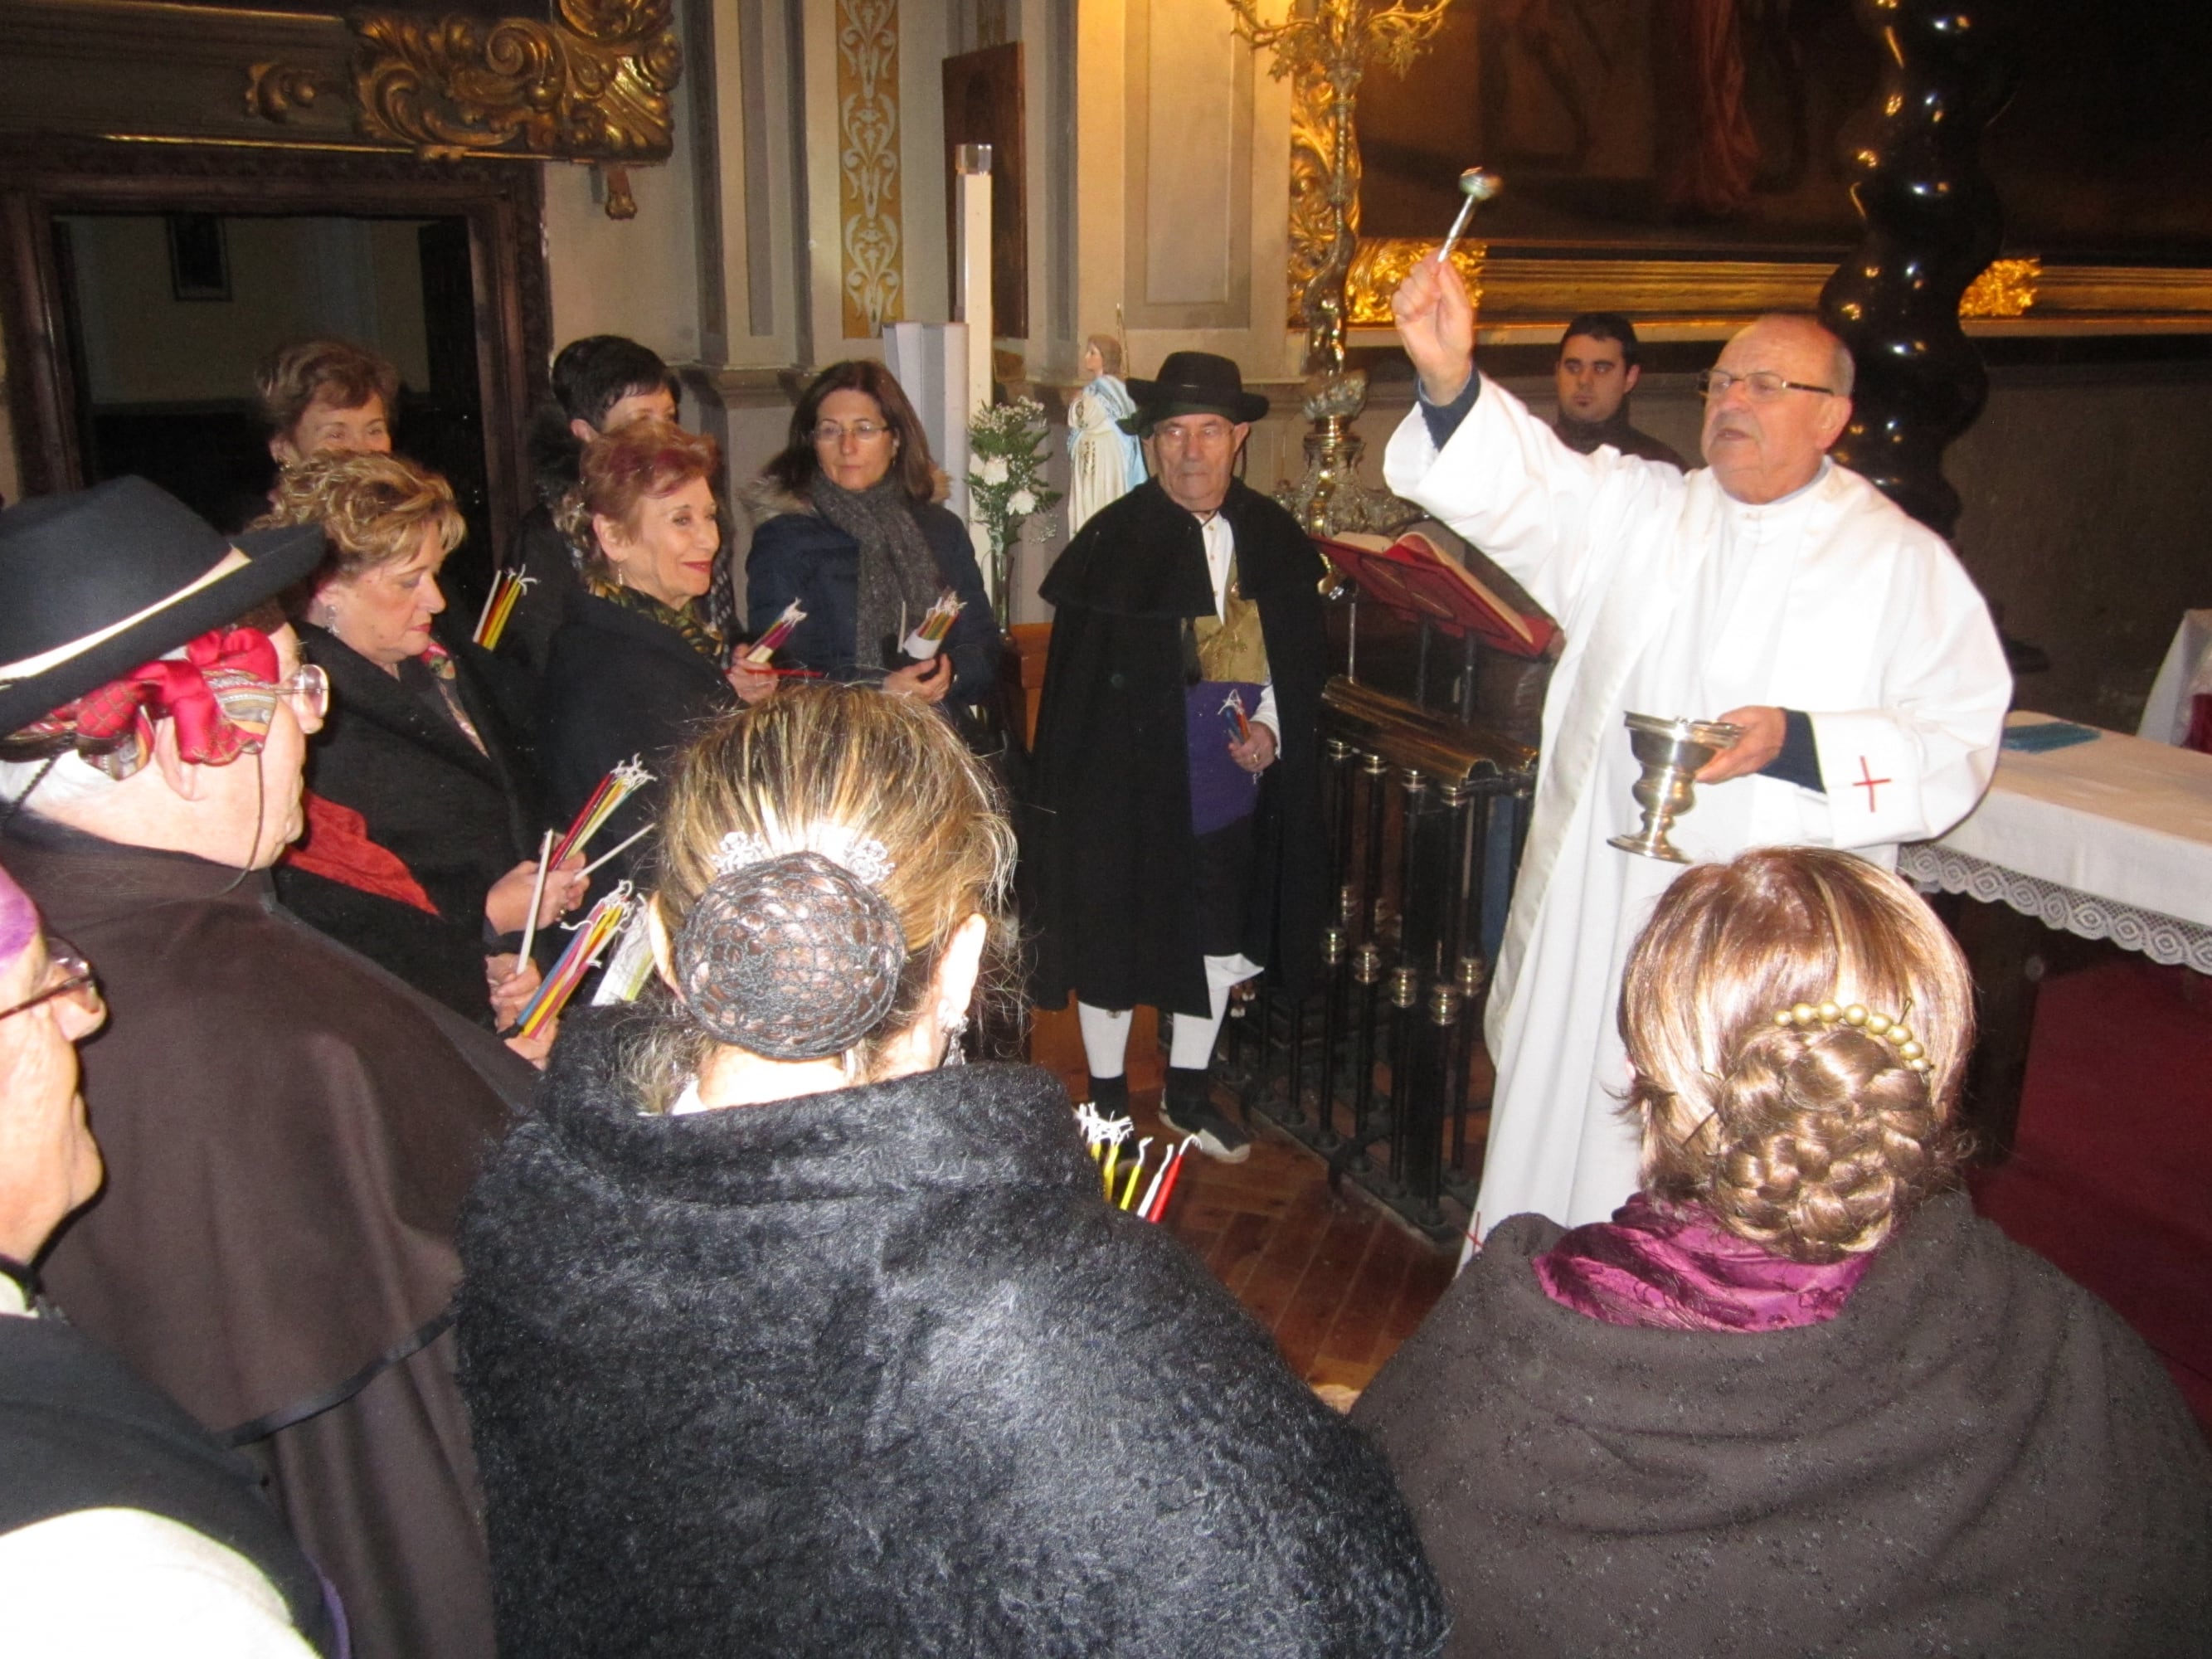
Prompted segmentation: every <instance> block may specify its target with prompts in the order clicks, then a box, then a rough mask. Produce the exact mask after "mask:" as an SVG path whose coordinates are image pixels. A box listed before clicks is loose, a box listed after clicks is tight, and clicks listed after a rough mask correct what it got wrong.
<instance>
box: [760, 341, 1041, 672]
mask: <svg viewBox="0 0 2212 1659" xmlns="http://www.w3.org/2000/svg"><path fill="white" fill-rule="evenodd" d="M944 494H945V475H944V474H943V473H942V472H939V471H938V470H937V466H936V465H935V463H934V462H933V461H932V460H931V459H930V455H929V440H928V438H927V436H925V435H924V434H923V432H922V429H921V421H920V420H919V419H918V418H917V417H916V416H915V412H914V405H913V404H909V403H908V401H907V397H906V393H905V392H903V391H902V390H901V389H900V387H899V383H898V381H897V380H895V379H894V378H892V375H891V374H890V370H888V369H886V368H884V366H883V365H882V364H881V363H877V362H865V361H859V360H855V361H854V362H842V363H832V364H831V365H830V366H829V368H825V369H823V371H822V373H821V374H818V375H817V376H816V377H815V379H814V383H813V385H811V386H808V387H807V388H806V392H805V396H804V397H802V398H799V406H798V407H797V408H796V409H794V410H793V411H792V416H791V436H790V441H788V442H787V444H786V445H785V446H784V448H783V453H781V454H779V455H778V456H777V457H776V458H775V459H774V460H772V461H770V462H769V464H768V465H767V467H766V468H765V469H764V470H763V471H762V473H761V476H760V477H759V478H758V479H757V481H755V483H753V485H752V486H751V488H750V489H748V490H747V491H746V493H745V507H746V509H747V511H748V512H749V513H750V514H751V515H752V520H753V523H754V526H755V528H754V530H753V540H752V550H751V553H750V556H749V557H748V559H747V562H746V565H745V608H746V612H747V620H748V625H749V626H750V629H751V631H752V633H753V634H754V635H755V636H756V637H757V636H758V635H760V634H762V633H763V632H764V631H766V630H767V629H769V628H771V627H773V626H774V625H775V622H776V619H777V618H778V617H781V616H782V615H783V613H784V611H785V608H786V607H787V606H788V605H790V604H791V603H792V602H793V600H794V599H795V600H797V601H798V602H799V608H800V609H801V610H803V611H805V613H806V620H805V621H804V622H802V623H799V626H798V627H797V628H796V629H794V630H793V632H792V634H791V635H790V637H789V638H788V639H787V640H786V641H784V642H783V645H782V647H781V648H780V649H779V650H778V651H777V652H776V654H775V666H776V667H778V668H786V669H797V670H801V671H807V672H810V673H815V674H820V675H823V676H825V677H827V678H830V679H835V680H848V681H866V682H872V683H874V684H880V685H881V686H882V687H883V689H884V690H886V691H890V692H893V693H896V694H897V695H899V696H909V697H920V698H921V699H922V700H923V701H924V702H932V703H938V704H942V705H948V706H949V707H951V708H955V709H966V708H974V707H975V705H976V704H979V703H981V702H983V701H984V700H985V699H986V698H987V697H988V696H989V695H990V693H991V690H992V686H993V684H994V680H995V679H996V678H997V671H998V660H999V629H998V624H997V623H996V622H995V621H994V619H993V617H992V615H991V602H990V599H989V598H988V596H987V595H986V594H985V592H984V591H983V577H982V573H981V571H979V570H978V569H977V568H975V552H974V550H973V549H972V548H971V547H970V545H969V540H968V532H967V530H966V528H965V527H964V526H962V524H961V522H960V520H957V519H956V518H955V517H953V515H952V514H951V513H949V512H947V511H946V510H945V508H944V507H941V506H939V501H940V500H941V498H942V497H943V495H944ZM948 589H949V590H951V592H952V593H953V594H954V595H955V597H957V599H959V600H960V601H961V603H962V606H963V609H962V610H961V612H960V614H959V616H958V617H957V618H955V620H954V622H953V623H952V627H951V632H949V633H948V634H947V635H945V641H944V644H943V647H942V648H941V649H939V651H938V652H937V653H935V654H934V655H932V656H929V657H927V658H926V659H917V657H916V656H915V654H913V653H910V652H909V651H908V650H907V649H906V648H905V647H904V646H903V644H902V641H905V640H907V638H908V635H910V634H912V632H913V631H914V630H915V629H916V628H917V627H919V626H920V624H921V619H922V617H924V616H925V615H926V614H927V611H928V610H929V608H930V606H931V605H933V604H934V603H935V602H936V599H937V597H938V595H939V593H940V592H945V591H946V590H948Z"/></svg>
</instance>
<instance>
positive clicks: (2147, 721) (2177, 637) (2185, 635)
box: [2136, 611, 2212, 744]
mask: <svg viewBox="0 0 2212 1659" xmlns="http://www.w3.org/2000/svg"><path fill="white" fill-rule="evenodd" d="M2200 691H2212V611H2183V612H2182V613H2181V626H2180V627H2179V628H2177V629H2174V630H2173V643H2172V645H2170V646H2168V647H2166V660H2165V662H2163V663H2162V664H2160V665H2159V671H2158V678H2157V679H2155V680H2154V681H2153V682H2151V688H2150V701H2148V702H2146V703H2145V704H2143V713H2142V724H2141V725H2139V726H2136V736H2137V737H2139V738H2149V739H2150V740H2151V741H2152V742H2153V743H2171V744H2179V742H2180V741H2181V740H2182V739H2183V738H2186V737H2187V736H2188V735H2189V716H2190V714H2191V711H2192V708H2193V706H2194V702H2195V699H2196V696H2197V693H2198V692H2200Z"/></svg>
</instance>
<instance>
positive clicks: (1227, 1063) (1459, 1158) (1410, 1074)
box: [1216, 678, 1536, 1243]
mask: <svg viewBox="0 0 2212 1659" xmlns="http://www.w3.org/2000/svg"><path fill="white" fill-rule="evenodd" d="M1321 738H1322V757H1323V772H1324V781H1323V788H1324V792H1325V793H1324V795H1323V809H1324V814H1325V821H1326V823H1327V827H1328V836H1329V853H1330V868H1331V870H1332V872H1334V883H1335V888H1334V890H1335V893H1336V904H1335V907H1334V915H1333V916H1332V917H1331V920H1330V922H1329V925H1328V929H1327V932H1326V933H1325V934H1324V937H1323V940H1322V957H1323V961H1324V964H1325V965H1324V968H1323V974H1322V986H1321V987H1320V988H1319V989H1318V990H1316V991H1315V992H1314V993H1313V994H1310V995H1308V996H1306V997H1304V998H1303V999H1299V1000H1292V999H1291V998H1289V997H1287V996H1285V995H1284V994H1281V993H1280V992H1279V991H1276V990H1273V989H1271V988H1269V987H1265V986H1264V985H1255V989H1254V994H1252V995H1250V996H1249V998H1247V999H1245V1000H1243V1001H1242V1002H1240V1004H1239V1005H1238V1006H1237V1012H1238V1013H1239V1015H1240V1016H1241V1017H1240V1018H1237V1019H1236V1020H1233V1021H1231V1024H1230V1028H1229V1030H1228V1033H1227V1034H1226V1037H1225V1042H1224V1045H1223V1052H1222V1057H1221V1059H1220V1060H1219V1061H1218V1063H1217V1067H1216V1073H1217V1075H1218V1076H1219V1077H1221V1078H1222V1079H1224V1080H1225V1081H1227V1082H1230V1083H1231V1084H1232V1085H1236V1086H1237V1087H1238V1088H1239V1089H1241V1091H1242V1092H1243V1100H1244V1106H1245V1110H1246V1112H1247V1113H1248V1114H1249V1113H1252V1112H1259V1113H1261V1114H1264V1115H1267V1117H1269V1118H1270V1119H1272V1120H1273V1121H1275V1122H1277V1123H1279V1124H1280V1125H1281V1126H1282V1127H1284V1128H1285V1130H1287V1131H1288V1132H1289V1133H1291V1135H1292V1136H1294V1137H1295V1138H1296V1139H1298V1140H1299V1141H1301V1142H1303V1143H1304V1145H1306V1146H1310V1148H1312V1149H1313V1150H1314V1151H1315V1152H1317V1153H1319V1154H1321V1155H1322V1157H1324V1158H1327V1159H1328V1164H1329V1173H1330V1179H1331V1180H1332V1182H1341V1181H1350V1182H1353V1183H1354V1184H1355V1185H1357V1186H1358V1187H1360V1188H1363V1189H1364V1190H1365V1191H1367V1192H1368V1193H1370V1194H1372V1195H1373V1196H1374V1197H1376V1199H1378V1200H1381V1201H1382V1202H1383V1203H1384V1204H1385V1205H1387V1206H1389V1207H1390V1208H1391V1209H1392V1210H1394V1211H1395V1212H1397V1213H1398V1214H1399V1215H1400V1216H1401V1217H1402V1218H1404V1219H1405V1220H1407V1222H1409V1223H1410V1224H1412V1225H1413V1226H1414V1227H1415V1228H1417V1229H1419V1231H1422V1232H1424V1233H1426V1234H1428V1235H1429V1236H1430V1237H1432V1238H1435V1239H1437V1240H1438V1241H1439V1242H1440V1243H1441V1242H1443V1241H1447V1240H1450V1239H1454V1238H1455V1237H1457V1235H1458V1234H1459V1232H1460V1231H1461V1230H1462V1228H1463V1227H1464V1225H1465V1223H1466V1214H1467V1212H1469V1211H1471V1209H1472V1207H1473V1197H1474V1194H1473V1190H1472V1182H1471V1180H1470V1178H1469V1176H1468V1170H1467V1154H1468V1141H1469V1139H1470V1134H1469V1127H1468V1125H1469V1120H1470V1118H1471V1117H1473V1116H1474V1115H1476V1114H1478V1113H1481V1112H1485V1111H1486V1110H1487V1108H1488V1105H1489V1101H1488V1098H1487V1096H1486V1095H1484V1096H1483V1097H1480V1098H1474V1097H1471V1094H1472V1091H1471V1090H1470V1086H1469V1078H1470V1075H1471V1073H1472V1072H1473V1070H1474V1060H1475V1058H1476V1055H1477V1053H1478V1050H1479V1044H1480V1035H1479V1021H1480V1013H1481V1007H1482V1002H1483V994H1484V992H1485V991H1486V988H1487V987H1488V982H1489V973H1490V963H1489V957H1488V955H1487V953H1486V946H1485V941H1486V939H1489V938H1492V937H1493V936H1494V933H1495V931H1496V930H1495V927H1494V923H1495V921H1498V920H1499V919H1502V915H1503V910H1502V906H1503V904H1504V901H1505V896H1509V895H1510V883H1511V872H1512V871H1513V870H1514V869H1516V868H1517V867H1518V866H1519V863H1520V851H1521V849H1520V846H1519V841H1520V836H1521V834H1522V826H1523V825H1525V824H1526V823H1527V822H1528V813H1527V811H1526V810H1525V806H1522V810H1510V811H1505V812H1504V813H1502V814H1501V813H1500V812H1499V811H1498V810H1497V809H1498V805H1499V803H1501V802H1512V803H1515V804H1516V805H1520V804H1523V803H1525V802H1526V800H1527V799H1528V794H1529V793H1530V791H1531V790H1532V788H1533V787H1534V781H1535V765H1536V754H1535V751H1534V750H1533V749H1530V748H1528V747H1527V746H1525V745H1523V744H1519V743H1516V742H1514V741H1513V740H1511V739H1510V738H1506V737H1504V736H1503V735H1501V734H1499V733H1498V732H1492V731H1491V730H1488V729H1486V727H1484V726H1481V725H1480V724H1477V723H1476V722H1474V721H1472V720H1465V719H1460V718H1456V717H1455V716H1453V715H1449V714H1441V713H1438V712H1437V711H1436V710H1434V709H1432V708H1423V707H1421V706H1419V704H1417V703H1413V702H1406V701H1404V700H1403V699H1401V698H1398V697H1395V696H1390V695H1389V694H1388V693H1385V692H1383V691H1380V690H1376V689H1375V688H1374V687H1372V686H1369V685H1363V684H1357V683H1355V682H1353V681H1352V680H1350V679H1346V678H1337V679H1334V680H1332V681H1331V682H1330V683H1329V685H1328V690H1327V691H1326V692H1325V693H1324V694H1323V697H1322V724H1321ZM1493 836H1502V837H1503V839H1504V841H1506V842H1509V843H1510V845H1506V846H1504V847H1495V848H1494V847H1493ZM1478 1150H1479V1147H1478Z"/></svg>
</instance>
